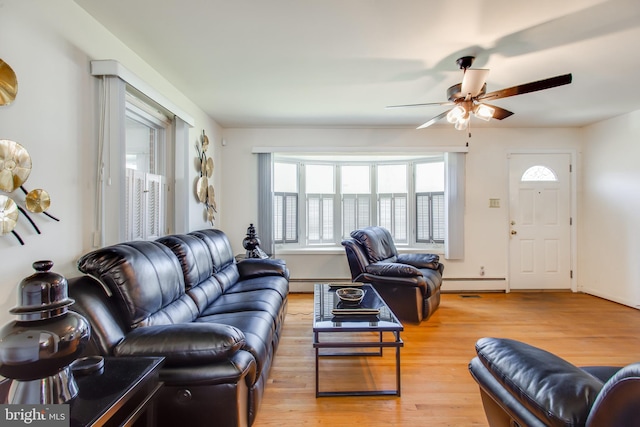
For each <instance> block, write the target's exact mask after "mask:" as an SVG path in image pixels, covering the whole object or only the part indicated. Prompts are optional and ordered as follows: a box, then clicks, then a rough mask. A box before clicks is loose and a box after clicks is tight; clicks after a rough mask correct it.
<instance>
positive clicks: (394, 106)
mask: <svg viewBox="0 0 640 427" xmlns="http://www.w3.org/2000/svg"><path fill="white" fill-rule="evenodd" d="M429 105H453V102H449V101H446V102H427V103H424V104H403V105H387V106H386V107H384V108H405V107H427V106H429Z"/></svg>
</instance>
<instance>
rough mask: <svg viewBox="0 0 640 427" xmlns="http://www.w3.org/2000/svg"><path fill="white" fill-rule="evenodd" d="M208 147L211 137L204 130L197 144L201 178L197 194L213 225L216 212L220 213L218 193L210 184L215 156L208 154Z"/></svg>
mask: <svg viewBox="0 0 640 427" xmlns="http://www.w3.org/2000/svg"><path fill="white" fill-rule="evenodd" d="M207 148H209V138H208V137H207V135H205V133H204V130H203V131H202V135H201V136H200V141H199V143H197V144H196V151H197V152H198V165H199V168H200V178H198V182H197V183H196V196H197V198H198V200H199V201H200V203H204V209H205V215H206V217H207V221H209V223H210V224H211V225H212V226H213V225H214V221H215V219H216V218H215V214H216V213H218V207H217V206H216V193H215V191H214V189H213V185H212V184H209V180H210V179H211V177H212V176H213V158H212V157H209V156H208V155H207Z"/></svg>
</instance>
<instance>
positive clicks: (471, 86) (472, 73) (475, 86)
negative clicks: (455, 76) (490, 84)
mask: <svg viewBox="0 0 640 427" xmlns="http://www.w3.org/2000/svg"><path fill="white" fill-rule="evenodd" d="M488 75H489V70H471V69H468V70H466V71H465V72H464V77H463V78H462V88H461V89H460V92H461V93H462V96H463V97H466V96H467V95H469V94H470V95H471V97H472V98H473V97H475V96H477V95H478V94H479V93H480V91H481V90H482V86H484V82H486V81H487V76H488Z"/></svg>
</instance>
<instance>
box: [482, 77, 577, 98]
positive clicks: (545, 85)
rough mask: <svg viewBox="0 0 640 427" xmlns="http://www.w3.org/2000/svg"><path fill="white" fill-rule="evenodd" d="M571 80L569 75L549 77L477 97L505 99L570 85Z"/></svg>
mask: <svg viewBox="0 0 640 427" xmlns="http://www.w3.org/2000/svg"><path fill="white" fill-rule="evenodd" d="M571 80H572V76H571V74H563V75H561V76H556V77H550V78H548V79H544V80H538V81H536V82H531V83H525V84H522V85H518V86H513V87H509V88H506V89H501V90H497V91H495V92H489V93H487V94H485V95H481V96H479V97H478V100H485V99H500V98H507V97H509V96H514V95H522V94H525V93H529V92H536V91H539V90H544V89H551V88H553V87H557V86H562V85H567V84H569V83H571Z"/></svg>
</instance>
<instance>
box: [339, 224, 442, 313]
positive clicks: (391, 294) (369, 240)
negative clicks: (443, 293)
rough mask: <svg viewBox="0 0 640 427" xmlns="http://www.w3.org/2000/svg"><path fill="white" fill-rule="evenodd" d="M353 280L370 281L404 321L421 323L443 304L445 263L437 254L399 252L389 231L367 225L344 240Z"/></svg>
mask: <svg viewBox="0 0 640 427" xmlns="http://www.w3.org/2000/svg"><path fill="white" fill-rule="evenodd" d="M342 245H343V246H344V248H345V251H346V253H347V261H348V262H349V268H350V270H351V279H352V281H354V282H365V283H370V284H371V285H372V286H373V287H374V288H375V289H376V291H378V293H379V294H380V296H382V298H383V299H384V300H385V302H386V303H387V304H388V305H389V307H390V308H391V310H393V312H394V314H395V315H396V316H397V317H398V318H399V319H402V320H405V321H409V322H416V323H419V322H421V321H422V320H425V319H428V318H429V316H431V315H432V314H433V313H434V312H435V311H436V310H437V309H438V306H439V305H440V287H441V285H442V272H443V271H444V265H443V264H441V263H440V262H439V261H440V258H439V257H438V255H435V254H415V253H411V254H399V253H398V250H397V249H396V246H395V243H394V242H393V237H392V236H391V233H389V230H387V229H386V228H383V227H366V228H362V229H359V230H355V231H352V232H351V238H350V239H345V240H343V241H342Z"/></svg>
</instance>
